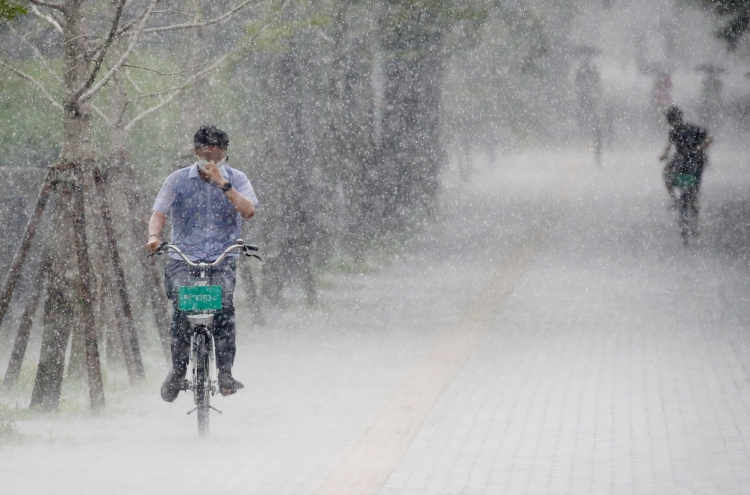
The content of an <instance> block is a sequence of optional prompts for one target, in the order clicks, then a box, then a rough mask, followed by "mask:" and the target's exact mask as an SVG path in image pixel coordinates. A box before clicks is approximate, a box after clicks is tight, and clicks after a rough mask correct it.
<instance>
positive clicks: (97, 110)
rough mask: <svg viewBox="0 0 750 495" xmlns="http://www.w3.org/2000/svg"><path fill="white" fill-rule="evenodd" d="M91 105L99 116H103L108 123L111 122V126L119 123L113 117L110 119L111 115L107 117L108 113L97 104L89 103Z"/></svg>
mask: <svg viewBox="0 0 750 495" xmlns="http://www.w3.org/2000/svg"><path fill="white" fill-rule="evenodd" d="M89 106H90V107H91V109H92V110H93V111H94V112H96V114H97V115H98V116H99V117H101V118H102V120H104V121H105V122H106V123H107V124H109V125H110V126H112V127H114V126H115V125H116V124H117V122H115V121H114V120H112V119H110V118H109V117H107V115H106V114H105V113H104V112H102V111H101V109H99V107H97V106H96V105H94V104H93V103H90V104H89Z"/></svg>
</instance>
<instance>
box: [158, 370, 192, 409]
mask: <svg viewBox="0 0 750 495" xmlns="http://www.w3.org/2000/svg"><path fill="white" fill-rule="evenodd" d="M189 387H190V383H189V382H188V381H187V380H186V379H185V372H184V371H183V372H182V373H180V372H179V371H175V370H169V374H168V375H167V377H166V378H165V379H164V383H162V384H161V398H162V399H164V400H165V401H167V402H174V400H175V399H176V398H177V396H178V395H180V391H181V390H187V389H188V388H189Z"/></svg>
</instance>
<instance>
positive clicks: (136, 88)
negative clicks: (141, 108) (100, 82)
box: [125, 70, 143, 94]
mask: <svg viewBox="0 0 750 495" xmlns="http://www.w3.org/2000/svg"><path fill="white" fill-rule="evenodd" d="M125 76H126V77H127V79H128V82H129V83H130V84H132V85H133V87H134V88H135V90H136V92H138V93H139V94H143V90H142V89H141V88H140V87H139V86H138V83H136V82H135V81H133V79H132V78H131V77H130V71H129V70H126V71H125Z"/></svg>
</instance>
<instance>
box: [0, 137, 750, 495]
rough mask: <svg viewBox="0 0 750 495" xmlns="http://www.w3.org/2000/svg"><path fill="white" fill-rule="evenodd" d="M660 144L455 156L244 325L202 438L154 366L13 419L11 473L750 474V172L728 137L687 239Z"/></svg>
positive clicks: (460, 488) (419, 480) (627, 484)
mask: <svg viewBox="0 0 750 495" xmlns="http://www.w3.org/2000/svg"><path fill="white" fill-rule="evenodd" d="M656 153H657V152H656V151H654V152H650V153H643V154H639V153H618V154H610V155H605V161H604V166H603V167H602V168H601V169H594V168H593V165H592V160H591V159H590V157H588V156H586V155H585V154H581V153H567V152H566V153H559V152H557V153H554V152H546V153H533V154H532V153H515V154H505V155H503V158H502V163H499V164H484V165H478V166H477V168H476V169H475V170H474V171H473V174H472V176H471V180H470V181H469V182H462V181H460V179H458V176H457V174H456V175H455V176H454V174H452V173H451V172H448V173H447V174H446V184H447V186H446V188H445V191H444V193H443V198H444V199H443V202H442V205H443V214H442V215H441V217H440V219H439V220H438V222H436V224H435V225H433V226H431V227H428V228H427V230H426V231H424V232H422V233H421V234H420V235H419V236H417V238H415V239H413V240H411V241H408V242H399V243H396V242H395V241H393V242H391V243H390V244H388V243H385V244H384V247H383V249H382V250H380V251H379V252H377V253H373V255H372V257H371V259H370V260H369V261H368V265H369V266H367V267H362V266H359V265H352V266H343V267H341V268H340V269H339V270H337V271H334V272H331V273H328V274H327V275H324V276H322V280H321V291H320V299H321V303H320V305H319V306H317V307H314V308H307V307H305V306H303V305H301V304H300V305H297V304H296V303H294V302H292V303H290V304H289V306H288V307H287V308H285V309H284V310H283V311H279V312H278V313H276V314H269V315H268V316H269V321H271V322H273V323H270V324H268V325H267V326H264V327H258V328H250V327H249V326H248V325H245V326H242V325H240V326H239V333H240V335H239V345H240V349H239V351H238V358H237V365H236V367H235V375H236V376H237V378H239V379H240V380H242V381H244V383H245V385H246V388H245V389H244V390H243V391H241V392H240V393H239V394H238V395H236V396H233V397H229V398H220V399H217V400H216V401H215V405H216V407H217V408H219V409H221V410H222V411H223V414H222V415H218V414H215V415H213V416H212V424H211V429H212V432H211V436H210V438H207V439H199V438H198V437H197V432H196V424H195V423H196V420H195V417H194V416H187V415H186V414H185V413H186V412H187V411H188V410H189V409H191V401H190V398H189V397H186V396H184V395H183V396H181V397H180V398H179V399H178V400H177V402H175V403H174V404H166V403H163V402H161V400H160V399H159V397H158V386H159V382H160V381H161V378H162V375H164V374H166V369H164V368H163V366H162V364H161V362H159V361H158V360H154V361H150V362H149V363H148V364H149V366H148V367H147V373H148V375H149V381H148V383H147V384H146V385H144V386H143V387H140V388H138V389H136V390H130V389H127V388H123V389H122V390H119V389H118V390H115V391H110V394H109V396H108V400H109V406H108V408H107V410H106V411H105V412H104V413H103V414H101V415H100V416H98V417H91V416H89V415H88V414H82V413H80V412H78V413H77V412H76V409H75V407H69V408H68V409H65V408H64V410H63V411H62V412H61V413H59V414H57V415H53V416H51V417H49V416H41V417H23V416H20V417H19V419H18V420H17V427H18V430H19V431H20V432H21V434H22V435H23V437H22V439H21V440H18V441H15V442H10V443H5V444H3V445H2V446H0V480H2V486H3V489H2V492H3V493H13V494H16V493H17V494H25V493H40V492H42V491H50V492H53V491H54V493H60V494H67V493H71V494H73V493H76V494H87V493H104V492H106V493H112V494H131V493H133V494H135V493H138V494H149V493H187V494H192V493H196V494H197V493H206V492H208V491H221V492H223V493H253V494H285V493H299V494H312V493H317V494H324V493H331V494H332V493H347V494H353V493H357V494H367V493H371V494H377V493H380V494H389V495H391V494H480V493H481V494H485V493H486V494H494V493H509V494H510V493H523V494H526V493H530V494H532V493H533V494H536V493H540V494H545V493H550V494H558V493H559V494H580V493H597V494H598V493H617V494H619V493H634V494H635V493H637V494H650V493H654V494H656V493H659V494H665V493H666V494H688V493H737V494H739V493H745V492H746V491H747V488H746V487H747V486H750V452H748V441H750V339H748V333H749V330H750V304H748V296H749V295H750V281H749V280H748V274H750V270H748V264H747V257H746V256H747V255H746V252H745V251H744V248H742V246H743V242H742V232H743V231H742V229H737V228H735V224H737V223H738V222H739V223H742V222H743V221H744V217H742V216H741V211H740V210H741V208H736V207H732V205H735V204H742V200H743V191H747V190H748V186H749V185H750V184H749V182H750V179H748V178H746V177H744V176H746V175H747V174H745V173H743V168H742V167H743V165H744V164H743V162H742V158H741V156H740V155H732V154H730V153H724V154H722V153H721V152H720V151H719V152H717V154H716V155H717V156H716V158H715V159H714V165H713V167H712V168H711V169H710V170H709V171H708V172H707V173H706V177H705V185H704V194H703V210H702V215H703V223H702V226H701V227H702V231H701V237H700V238H699V239H698V240H697V241H696V242H695V243H694V245H691V246H688V247H687V248H686V247H685V246H683V245H682V241H681V239H680V237H679V235H678V231H677V225H676V220H675V218H674V212H673V211H670V210H667V209H666V208H665V205H666V201H665V199H666V195H665V193H664V192H663V190H662V186H661V184H660V183H659V181H660V167H659V164H658V163H656V161H655V160H654V159H653V156H655V154H656ZM742 181H745V182H744V183H743V182H742ZM727 212H730V213H732V214H735V213H736V214H737V215H740V216H739V217H738V218H735V217H731V218H732V220H731V221H727V216H728V213H727ZM730 216H731V215H730ZM737 232H740V233H739V234H738V233H737ZM726 239H730V240H731V242H728V241H726ZM738 246H739V247H738ZM246 309H247V308H245V310H244V311H243V308H242V303H241V302H239V301H238V314H239V316H240V319H241V318H242V315H243V313H244V314H247V311H246ZM64 393H65V394H68V395H67V397H68V399H66V400H68V401H69V403H74V402H75V400H76V397H77V396H78V395H82V394H81V393H80V391H79V390H76V389H75V386H70V387H68V388H67V389H66V391H65V392H64ZM76 394H78V395H76ZM1 399H2V400H6V401H9V400H11V399H10V398H9V396H4V397H3V398H1Z"/></svg>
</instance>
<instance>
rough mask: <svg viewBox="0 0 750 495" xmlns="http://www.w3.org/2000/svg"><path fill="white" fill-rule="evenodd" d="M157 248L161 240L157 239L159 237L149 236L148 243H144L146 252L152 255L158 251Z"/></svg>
mask: <svg viewBox="0 0 750 495" xmlns="http://www.w3.org/2000/svg"><path fill="white" fill-rule="evenodd" d="M159 246H161V239H159V236H154V235H152V236H149V238H148V242H147V243H146V251H148V252H149V253H151V254H154V253H155V252H157V251H158V250H159Z"/></svg>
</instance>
